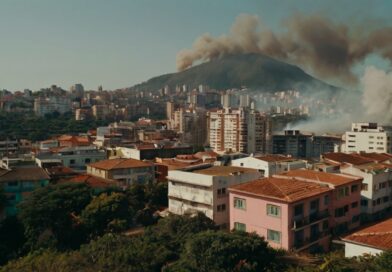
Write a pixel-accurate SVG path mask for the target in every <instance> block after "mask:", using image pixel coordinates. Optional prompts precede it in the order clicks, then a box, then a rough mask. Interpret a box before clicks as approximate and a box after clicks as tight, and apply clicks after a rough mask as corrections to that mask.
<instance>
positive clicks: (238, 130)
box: [207, 108, 270, 153]
mask: <svg viewBox="0 0 392 272" xmlns="http://www.w3.org/2000/svg"><path fill="white" fill-rule="evenodd" d="M207 118H208V119H207V130H208V132H207V134H208V140H209V143H210V146H211V148H212V149H213V150H214V151H215V152H244V153H259V152H262V153H265V152H266V151H267V146H268V144H267V140H268V138H269V136H270V132H269V128H270V126H269V125H268V118H267V117H266V116H264V115H262V114H261V113H260V112H258V111H255V110H249V109H245V108H244V109H243V108H240V109H231V108H224V109H222V110H217V111H210V112H209V113H208V115H207Z"/></svg>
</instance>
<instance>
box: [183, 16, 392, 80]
mask: <svg viewBox="0 0 392 272" xmlns="http://www.w3.org/2000/svg"><path fill="white" fill-rule="evenodd" d="M284 27H285V31H284V32H282V33H274V32H272V31H271V30H269V28H268V27H267V26H265V25H263V24H262V23H261V22H260V19H259V18H258V17H257V16H255V15H248V14H241V15H239V16H238V17H237V18H236V20H235V22H234V24H233V25H232V27H231V29H230V32H229V34H228V35H222V36H219V37H213V36H211V35H210V34H204V35H202V36H200V37H199V38H197V39H196V40H195V42H194V44H193V47H192V48H191V49H185V50H182V51H180V52H179V53H178V54H177V69H178V70H179V71H182V70H184V69H187V68H189V67H191V66H192V65H193V64H194V63H195V62H198V61H208V60H212V59H216V58H219V57H222V56H225V55H228V54H238V53H260V54H266V55H269V56H271V57H274V58H277V59H280V60H283V61H287V62H292V63H295V64H298V65H300V66H302V67H303V68H305V69H311V70H312V71H313V73H314V74H315V75H317V76H320V77H322V78H335V79H339V80H341V81H343V82H345V83H356V81H357V79H356V77H355V76H354V74H353V72H352V68H353V66H354V65H355V64H357V63H358V62H360V61H362V60H364V59H365V58H366V57H367V56H368V55H370V54H373V53H375V54H379V55H380V56H382V57H383V58H385V59H388V60H389V61H392V27H391V26H378V27H371V29H370V27H368V28H369V29H367V28H366V27H354V26H349V25H346V24H341V23H335V22H332V21H331V20H329V19H327V18H325V17H322V16H320V15H311V16H304V15H300V14H297V15H295V16H293V17H291V18H290V19H288V20H287V21H286V22H285V23H284Z"/></svg>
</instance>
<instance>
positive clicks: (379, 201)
mask: <svg viewBox="0 0 392 272" xmlns="http://www.w3.org/2000/svg"><path fill="white" fill-rule="evenodd" d="M380 204H381V197H380V198H377V205H380Z"/></svg>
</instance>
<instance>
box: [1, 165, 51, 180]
mask: <svg viewBox="0 0 392 272" xmlns="http://www.w3.org/2000/svg"><path fill="white" fill-rule="evenodd" d="M49 179H50V177H49V175H48V174H47V173H46V172H45V170H44V169H42V168H40V167H36V166H33V167H20V168H15V169H12V170H9V171H8V172H6V173H4V174H3V175H1V176H0V182H8V181H17V180H19V181H39V180H49Z"/></svg>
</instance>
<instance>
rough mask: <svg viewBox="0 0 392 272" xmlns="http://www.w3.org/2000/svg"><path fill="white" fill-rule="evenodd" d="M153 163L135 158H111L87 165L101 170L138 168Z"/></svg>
mask: <svg viewBox="0 0 392 272" xmlns="http://www.w3.org/2000/svg"><path fill="white" fill-rule="evenodd" d="M153 165H154V164H153V163H151V162H146V161H139V160H135V159H122V158H119V159H112V160H103V161H98V162H95V163H91V164H89V166H91V167H94V168H98V169H102V170H112V169H127V168H139V167H149V166H153Z"/></svg>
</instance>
